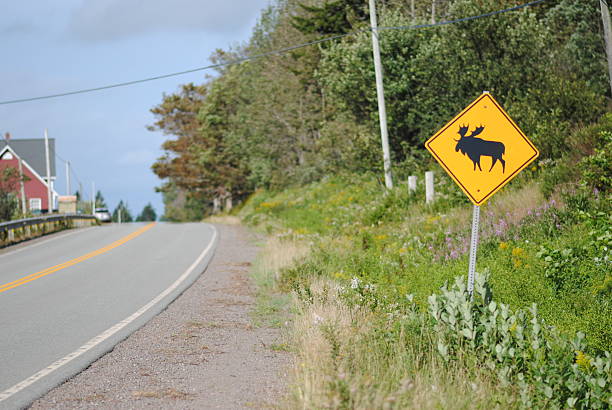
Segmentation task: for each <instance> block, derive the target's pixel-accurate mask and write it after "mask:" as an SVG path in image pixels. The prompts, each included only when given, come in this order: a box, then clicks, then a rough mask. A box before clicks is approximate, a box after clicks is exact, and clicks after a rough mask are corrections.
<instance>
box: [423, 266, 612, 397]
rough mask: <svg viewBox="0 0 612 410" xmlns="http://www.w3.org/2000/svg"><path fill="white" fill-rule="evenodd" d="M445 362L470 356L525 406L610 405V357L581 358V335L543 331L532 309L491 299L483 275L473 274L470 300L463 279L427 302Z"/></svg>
mask: <svg viewBox="0 0 612 410" xmlns="http://www.w3.org/2000/svg"><path fill="white" fill-rule="evenodd" d="M428 302H429V313H430V315H431V317H432V318H433V320H434V323H435V325H434V326H435V328H436V332H437V334H438V345H437V347H438V352H439V353H440V355H441V356H442V357H443V358H444V359H445V360H447V361H452V360H457V358H458V357H462V356H465V355H473V356H475V357H476V359H477V360H478V362H479V363H480V364H481V365H483V366H485V367H486V368H488V369H489V370H490V371H491V372H493V373H494V374H496V375H497V377H498V378H499V380H500V382H501V383H503V384H505V385H511V384H515V385H517V386H518V387H519V389H520V395H521V400H522V403H523V405H524V406H526V407H534V406H535V407H551V406H554V407H559V408H560V407H565V406H568V407H570V408H575V407H577V408H606V407H608V406H610V405H612V393H611V392H612V389H611V387H612V373H611V370H612V357H611V355H610V353H609V352H605V354H604V356H598V357H590V356H588V355H586V354H585V353H584V351H585V347H586V346H585V344H584V334H583V333H578V334H577V335H576V336H575V337H574V338H572V339H568V338H567V337H566V336H563V335H560V334H559V333H558V332H557V331H556V330H555V329H554V328H551V327H548V326H547V325H546V324H545V323H544V321H543V320H542V319H541V318H540V317H539V316H538V311H537V307H536V305H535V304H534V305H533V306H532V307H531V308H530V309H529V313H526V312H525V311H523V310H520V309H519V310H516V311H514V312H513V311H512V310H511V309H510V308H509V307H508V306H507V305H505V304H498V303H496V302H495V301H494V300H493V299H492V295H491V288H490V286H489V284H488V274H486V273H485V274H483V275H477V276H476V281H475V286H474V292H473V295H470V294H469V293H468V292H467V289H466V285H465V283H464V280H463V277H458V278H457V279H456V280H455V283H454V284H453V285H452V286H451V287H450V288H448V287H446V286H444V287H443V288H442V290H441V294H440V295H435V294H434V295H431V296H430V297H429V298H428Z"/></svg>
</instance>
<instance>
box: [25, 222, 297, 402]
mask: <svg viewBox="0 0 612 410" xmlns="http://www.w3.org/2000/svg"><path fill="white" fill-rule="evenodd" d="M216 227H217V229H218V230H219V234H220V240H219V244H218V247H217V250H216V253H215V256H214V257H213V259H212V261H211V263H210V265H209V266H208V269H207V270H206V271H205V272H204V273H203V274H202V275H201V276H200V278H198V280H197V281H196V282H195V283H194V284H193V285H192V286H191V287H190V288H189V289H187V290H186V291H185V292H184V293H183V294H182V295H181V296H179V297H178V298H177V299H176V300H175V301H174V302H173V303H171V304H170V305H169V306H168V308H167V309H166V310H165V311H164V312H162V313H160V314H159V315H158V316H157V317H155V318H153V319H152V320H151V321H150V322H148V323H147V324H146V325H145V326H143V327H142V328H141V329H139V330H137V331H136V332H134V333H133V334H132V335H131V336H130V337H128V338H127V339H126V340H124V341H123V342H121V343H119V344H118V345H117V346H116V347H115V349H114V350H113V351H111V352H109V353H108V354H106V355H104V356H103V357H101V358H100V359H99V360H97V361H96V362H94V363H93V364H92V365H91V366H90V367H88V368H87V369H86V370H84V371H83V372H81V373H80V374H78V375H77V376H75V377H74V378H72V379H70V380H68V381H67V382H65V383H64V384H62V385H60V386H58V387H56V388H55V389H53V390H51V391H50V392H49V393H47V394H46V395H45V396H43V397H42V398H40V399H38V400H37V401H35V402H34V403H33V404H32V406H31V408H32V409H49V408H57V409H59V408H61V409H66V408H79V409H85V408H98V409H99V408H102V409H105V408H107V409H138V408H160V409H177V408H180V409H242V408H251V409H252V408H274V407H276V406H278V405H279V403H281V402H282V401H283V399H284V398H285V397H286V394H287V371H288V368H289V363H290V361H291V356H290V354H289V353H287V352H284V351H278V350H276V349H274V348H273V347H274V346H275V345H277V344H279V343H281V334H280V330H279V329H274V328H266V327H254V326H253V325H252V321H251V318H250V312H251V311H252V310H253V309H254V307H255V296H254V289H253V287H252V285H251V280H250V274H249V271H250V268H251V265H252V263H253V261H254V259H255V256H256V255H257V250H258V249H257V247H256V246H255V244H254V238H253V237H252V236H250V234H249V233H248V231H247V230H246V229H244V228H242V227H240V226H230V225H216Z"/></svg>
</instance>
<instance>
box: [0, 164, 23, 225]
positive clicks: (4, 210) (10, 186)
mask: <svg viewBox="0 0 612 410" xmlns="http://www.w3.org/2000/svg"><path fill="white" fill-rule="evenodd" d="M18 184H19V171H18V170H17V169H15V168H11V167H6V168H3V169H1V170H0V222H4V221H10V220H11V219H13V218H14V216H15V214H16V213H17V212H18V211H19V201H18V199H17V185H18Z"/></svg>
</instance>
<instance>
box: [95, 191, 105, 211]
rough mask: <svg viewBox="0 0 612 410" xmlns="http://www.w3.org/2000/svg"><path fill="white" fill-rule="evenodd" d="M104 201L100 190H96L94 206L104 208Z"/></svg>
mask: <svg viewBox="0 0 612 410" xmlns="http://www.w3.org/2000/svg"><path fill="white" fill-rule="evenodd" d="M106 207H107V205H106V201H104V197H103V196H102V192H100V191H98V192H96V208H106Z"/></svg>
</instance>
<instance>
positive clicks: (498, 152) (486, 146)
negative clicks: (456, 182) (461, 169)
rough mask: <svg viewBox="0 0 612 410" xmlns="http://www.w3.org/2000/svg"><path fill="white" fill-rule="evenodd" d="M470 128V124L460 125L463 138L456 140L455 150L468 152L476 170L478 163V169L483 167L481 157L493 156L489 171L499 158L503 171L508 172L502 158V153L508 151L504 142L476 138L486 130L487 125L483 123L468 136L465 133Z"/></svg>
mask: <svg viewBox="0 0 612 410" xmlns="http://www.w3.org/2000/svg"><path fill="white" fill-rule="evenodd" d="M469 128H470V126H469V124H468V125H466V126H463V127H459V132H458V134H459V135H461V138H459V139H458V140H455V141H456V142H457V146H456V147H455V152H459V151H461V153H462V154H463V155H465V154H467V156H468V157H469V158H470V159H471V160H472V162H473V163H474V171H476V165H478V169H479V170H481V171H482V168H480V157H482V156H485V157H491V159H492V160H493V163H492V164H491V168H490V169H489V172H491V170H492V169H493V167H494V166H495V163H496V162H497V161H498V160H499V162H501V165H502V172H506V161H504V160H503V158H502V155H504V154H505V152H506V147H504V144H502V143H501V142H498V141H487V140H483V139H481V138H475V137H476V135H478V134H480V133H481V132H482V131H483V130H484V128H485V127H483V126H482V125H481V126H480V127H476V129H475V130H474V131H472V133H471V134H470V135H468V136H467V137H466V135H465V134H467V132H468V130H469Z"/></svg>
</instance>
